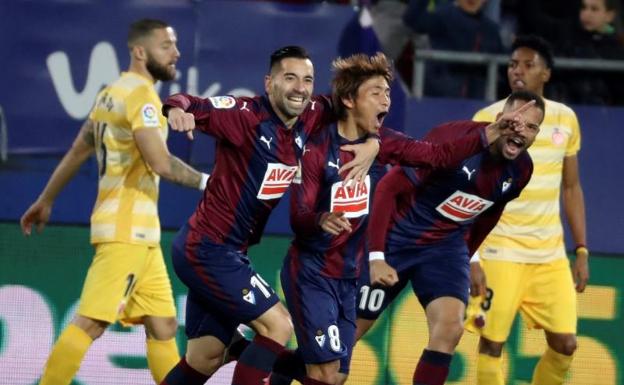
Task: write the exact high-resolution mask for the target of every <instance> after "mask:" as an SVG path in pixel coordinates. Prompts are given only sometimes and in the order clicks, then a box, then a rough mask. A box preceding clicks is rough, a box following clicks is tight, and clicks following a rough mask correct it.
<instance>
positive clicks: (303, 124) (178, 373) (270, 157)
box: [163, 46, 379, 385]
mask: <svg viewBox="0 0 624 385" xmlns="http://www.w3.org/2000/svg"><path fill="white" fill-rule="evenodd" d="M313 86H314V69H313V65H312V61H311V60H310V58H309V56H308V54H307V52H306V51H305V50H304V49H303V48H301V47H297V46H288V47H283V48H281V49H279V50H277V51H275V52H274V53H273V54H272V55H271V61H270V68H269V73H268V74H267V75H266V77H265V92H266V95H264V96H257V97H253V98H249V97H239V98H234V97H231V96H219V97H211V98H208V99H202V98H198V97H193V96H190V95H183V94H178V95H174V96H172V97H170V98H169V99H167V101H166V102H165V113H166V114H167V115H168V117H169V123H170V124H171V127H172V129H174V130H178V131H183V132H188V133H191V132H192V130H193V129H195V128H197V129H198V130H200V131H202V132H205V133H207V134H210V135H212V136H214V137H216V138H217V139H218V142H217V150H216V162H215V167H214V170H213V175H212V177H211V179H210V183H209V184H208V188H207V189H206V191H205V193H204V197H203V199H202V200H201V202H200V203H199V206H198V207H197V209H196V211H195V213H194V214H193V216H192V217H191V218H190V219H189V221H188V222H187V224H185V225H184V227H182V229H181V230H180V231H179V233H178V235H177V236H176V238H175V239H174V244H173V253H172V257H173V263H174V267H175V269H176V273H177V275H178V276H179V277H180V279H181V280H182V282H184V284H186V286H188V288H189V295H188V301H187V312H186V315H187V319H186V334H187V336H188V338H189V341H188V345H187V352H186V357H184V358H183V359H182V360H181V361H180V363H179V364H178V365H177V366H176V367H175V368H174V369H173V370H172V371H171V372H170V373H169V375H168V376H167V377H166V379H165V381H163V384H166V385H178V384H186V385H194V384H203V383H204V382H205V381H206V380H207V379H208V378H209V377H210V376H211V375H212V374H213V373H214V372H215V371H216V370H217V369H218V368H219V367H220V366H221V365H222V363H223V355H224V351H225V348H226V346H228V345H229V344H230V341H231V340H232V337H233V336H234V334H235V333H236V328H237V326H238V325H239V324H241V323H243V324H247V325H249V326H250V327H251V328H253V329H254V330H255V331H256V335H255V337H254V339H253V341H252V342H251V343H250V344H249V346H247V347H246V348H245V349H244V350H243V352H242V353H241V354H240V356H239V357H238V363H237V365H236V367H235V369H234V378H233V384H235V385H251V384H262V383H263V381H264V380H265V379H266V378H267V377H268V376H269V373H270V372H271V369H272V366H273V362H274V360H275V357H276V356H277V354H279V353H280V352H281V351H282V350H283V348H284V345H285V344H286V342H288V340H289V339H290V336H291V334H292V328H293V327H292V323H291V320H290V316H289V314H288V311H287V310H286V308H285V307H284V306H283V305H282V304H281V302H280V300H279V298H278V297H277V295H276V294H275V292H274V291H273V289H272V288H271V287H270V286H269V285H268V284H267V283H266V281H264V279H263V278H262V277H260V275H259V274H258V273H257V272H256V271H255V270H254V268H253V266H252V264H251V262H250V261H249V258H248V256H247V249H248V247H249V246H251V245H253V244H255V243H258V242H259V240H260V238H261V236H262V233H263V230H264V225H265V224H266V221H267V220H268V216H269V215H270V213H271V211H272V210H273V208H274V207H275V206H276V205H277V203H278V202H279V200H280V198H281V197H282V196H283V195H284V193H285V192H286V191H287V189H288V188H289V186H290V184H291V182H292V181H293V180H294V179H295V178H296V177H297V175H298V172H299V161H300V159H301V157H302V156H303V153H304V152H305V143H306V141H307V139H308V137H309V136H310V135H311V134H312V133H313V132H314V131H315V130H318V129H319V128H320V127H324V126H325V125H326V124H327V122H329V121H331V120H333V119H335V118H334V113H333V111H332V109H331V103H330V101H329V100H328V99H327V98H325V97H319V96H312V91H313ZM359 148H364V149H365V152H366V153H365V156H364V157H363V158H364V160H365V162H364V163H365V165H364V166H363V167H362V168H361V170H362V172H363V173H364V175H365V174H366V173H367V172H368V168H369V167H370V164H371V163H372V162H373V160H374V158H375V156H376V155H377V152H378V150H379V143H378V141H377V139H376V138H371V139H369V140H368V141H367V142H366V143H364V144H362V145H360V147H359ZM356 158H357V157H356ZM354 160H355V159H354ZM359 163H360V160H355V164H359ZM353 164H354V163H351V165H353ZM345 167H346V168H349V167H350V165H343V166H342V170H344V169H345ZM354 169H355V170H356V171H355V174H356V177H357V174H358V171H357V170H358V169H359V167H358V166H356V167H353V168H352V169H351V170H350V171H351V172H353V171H354ZM356 179H358V178H356Z"/></svg>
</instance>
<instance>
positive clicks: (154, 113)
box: [141, 103, 160, 127]
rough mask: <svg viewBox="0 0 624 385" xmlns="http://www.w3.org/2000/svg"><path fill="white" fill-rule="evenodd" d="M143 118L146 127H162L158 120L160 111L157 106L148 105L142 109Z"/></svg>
mask: <svg viewBox="0 0 624 385" xmlns="http://www.w3.org/2000/svg"><path fill="white" fill-rule="evenodd" d="M141 118H142V119H143V126H144V127H160V121H159V120H158V110H157V109H156V106H155V105H153V104H151V103H147V104H144V105H143V107H141Z"/></svg>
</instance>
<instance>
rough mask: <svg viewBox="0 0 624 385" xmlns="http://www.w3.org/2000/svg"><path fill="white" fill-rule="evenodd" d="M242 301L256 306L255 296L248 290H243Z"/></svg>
mask: <svg viewBox="0 0 624 385" xmlns="http://www.w3.org/2000/svg"><path fill="white" fill-rule="evenodd" d="M243 299H244V300H245V301H247V302H249V303H250V304H252V305H255V304H256V296H255V294H254V292H253V291H251V290H249V289H243Z"/></svg>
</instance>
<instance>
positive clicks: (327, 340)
mask: <svg viewBox="0 0 624 385" xmlns="http://www.w3.org/2000/svg"><path fill="white" fill-rule="evenodd" d="M280 277H281V281H282V288H283V289H284V296H285V297H286V304H287V306H288V310H289V311H290V314H291V316H292V319H293V323H294V327H295V335H296V336H297V344H298V350H299V353H300V354H301V356H302V357H303V361H304V362H305V363H306V364H321V363H324V362H330V361H334V360H340V371H341V372H342V373H348V372H349V363H350V361H351V353H352V351H353V344H354V343H355V317H356V312H355V294H356V293H355V290H356V287H357V281H356V279H355V278H353V279H334V278H328V277H325V276H323V275H321V274H319V273H318V271H316V270H315V269H313V268H310V267H306V266H304V265H302V264H299V263H298V260H297V258H292V257H291V256H290V255H289V256H287V257H286V258H285V260H284V265H283V267H282V271H281V276H280Z"/></svg>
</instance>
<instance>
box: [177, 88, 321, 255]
mask: <svg viewBox="0 0 624 385" xmlns="http://www.w3.org/2000/svg"><path fill="white" fill-rule="evenodd" d="M165 106H171V107H180V108H182V109H184V110H185V111H188V112H192V113H193V114H194V115H195V120H196V127H197V129H198V130H200V131H202V132H205V133H207V134H210V135H212V136H214V137H215V138H217V149H216V159H215V168H214V169H213V171H212V174H211V176H210V180H209V182H208V186H207V188H206V190H205V191H204V195H203V197H202V200H201V201H200V203H199V206H198V207H197V209H196V210H195V213H194V214H193V215H192V216H191V218H190V219H189V227H190V230H189V238H188V239H189V241H190V242H191V243H193V242H199V241H200V240H201V238H202V237H207V238H208V239H209V240H210V241H212V242H213V243H216V244H225V245H228V246H231V247H233V248H236V249H238V250H245V249H246V248H247V247H248V246H249V245H250V244H253V243H255V242H257V241H258V240H259V239H260V236H261V234H262V231H263V228H264V225H265V224H266V221H267V219H268V216H269V214H270V213H271V210H272V209H273V208H274V207H275V206H276V205H277V203H278V202H279V199H280V198H281V197H282V195H284V193H285V192H286V190H287V189H288V187H289V186H290V184H291V183H292V181H293V179H294V178H295V176H296V174H297V170H298V165H299V159H300V157H301V153H302V150H303V145H304V143H305V142H306V140H307V138H308V136H309V135H310V133H311V132H312V131H313V130H314V129H315V128H318V127H322V126H324V123H325V122H326V121H328V120H330V119H333V114H332V113H331V110H330V104H329V101H328V99H326V98H323V97H315V98H313V100H312V101H311V102H310V105H309V106H308V107H307V109H306V110H305V111H304V112H303V114H301V116H300V117H299V119H298V120H297V122H296V123H295V125H294V127H292V128H291V129H287V128H286V127H285V126H284V124H283V123H282V121H281V120H280V119H279V118H278V117H277V115H276V114H275V112H274V111H273V110H272V108H271V105H270V103H269V100H268V99H267V98H266V97H264V96H262V97H261V96H258V97H254V98H248V97H241V98H234V97H231V96H218V97H211V98H207V99H203V98H198V97H193V96H190V95H183V94H178V95H174V96H172V97H170V98H168V99H167V100H166V101H165Z"/></svg>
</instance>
